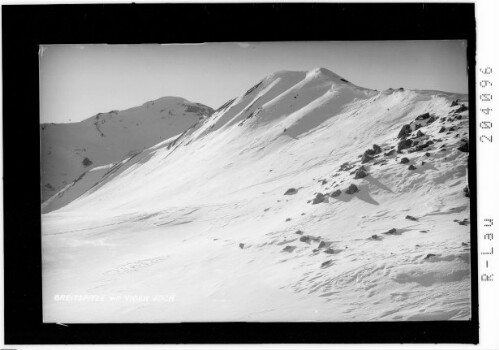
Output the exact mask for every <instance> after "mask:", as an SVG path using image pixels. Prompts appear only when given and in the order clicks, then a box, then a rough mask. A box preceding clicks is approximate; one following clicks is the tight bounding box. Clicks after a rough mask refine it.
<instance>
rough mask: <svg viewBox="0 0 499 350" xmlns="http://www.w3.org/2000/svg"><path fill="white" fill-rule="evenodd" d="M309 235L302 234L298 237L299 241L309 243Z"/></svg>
mask: <svg viewBox="0 0 499 350" xmlns="http://www.w3.org/2000/svg"><path fill="white" fill-rule="evenodd" d="M310 241H311V240H310V236H302V237H300V242H304V243H307V244H310Z"/></svg>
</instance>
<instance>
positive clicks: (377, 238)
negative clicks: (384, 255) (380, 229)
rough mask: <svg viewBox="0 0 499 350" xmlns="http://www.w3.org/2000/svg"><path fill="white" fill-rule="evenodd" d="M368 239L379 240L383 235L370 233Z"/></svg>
mask: <svg viewBox="0 0 499 350" xmlns="http://www.w3.org/2000/svg"><path fill="white" fill-rule="evenodd" d="M369 239H371V240H375V241H381V240H382V239H383V237H381V236H378V235H372V236H371V237H369Z"/></svg>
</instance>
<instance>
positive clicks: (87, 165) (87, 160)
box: [81, 157, 93, 167]
mask: <svg viewBox="0 0 499 350" xmlns="http://www.w3.org/2000/svg"><path fill="white" fill-rule="evenodd" d="M81 164H83V166H84V167H89V166H90V165H92V164H93V162H92V161H91V160H90V159H88V158H87V157H85V159H83V161H82V162H81Z"/></svg>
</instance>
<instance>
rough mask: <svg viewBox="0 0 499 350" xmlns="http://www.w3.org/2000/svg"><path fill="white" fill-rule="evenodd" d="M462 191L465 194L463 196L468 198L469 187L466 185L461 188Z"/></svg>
mask: <svg viewBox="0 0 499 350" xmlns="http://www.w3.org/2000/svg"><path fill="white" fill-rule="evenodd" d="M463 192H464V196H465V197H468V198H470V188H469V187H468V186H466V187H465V188H464V189H463Z"/></svg>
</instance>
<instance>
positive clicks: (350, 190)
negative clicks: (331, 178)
mask: <svg viewBox="0 0 499 350" xmlns="http://www.w3.org/2000/svg"><path fill="white" fill-rule="evenodd" d="M356 192H359V189H358V188H357V186H355V185H354V184H351V185H350V186H349V187H348V189H347V190H346V191H345V193H347V194H354V193H356Z"/></svg>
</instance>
